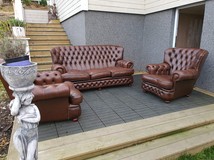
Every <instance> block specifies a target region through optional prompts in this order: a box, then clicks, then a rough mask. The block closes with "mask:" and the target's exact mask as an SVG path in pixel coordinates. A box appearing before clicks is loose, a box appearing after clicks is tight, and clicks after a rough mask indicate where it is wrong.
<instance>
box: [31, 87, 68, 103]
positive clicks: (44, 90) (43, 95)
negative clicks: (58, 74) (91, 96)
mask: <svg viewBox="0 0 214 160" xmlns="http://www.w3.org/2000/svg"><path fill="white" fill-rule="evenodd" d="M32 93H33V95H34V98H33V101H38V100H47V99H53V98H59V97H69V96H70V88H69V87H68V86H67V85H66V84H63V83H59V84H52V85H42V86H39V85H35V87H34V89H33V91H32Z"/></svg>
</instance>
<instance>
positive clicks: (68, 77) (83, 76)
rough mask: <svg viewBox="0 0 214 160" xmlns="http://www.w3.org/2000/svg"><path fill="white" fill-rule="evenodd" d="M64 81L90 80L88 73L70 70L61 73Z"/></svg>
mask: <svg viewBox="0 0 214 160" xmlns="http://www.w3.org/2000/svg"><path fill="white" fill-rule="evenodd" d="M62 78H63V80H64V81H84V80H90V75H89V74H88V73H87V72H85V71H81V70H70V71H68V72H67V73H64V74H62Z"/></svg>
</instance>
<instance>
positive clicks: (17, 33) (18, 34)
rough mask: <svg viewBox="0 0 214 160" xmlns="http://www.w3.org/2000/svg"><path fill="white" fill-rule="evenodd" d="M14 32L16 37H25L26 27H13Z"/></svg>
mask: <svg viewBox="0 0 214 160" xmlns="http://www.w3.org/2000/svg"><path fill="white" fill-rule="evenodd" d="M12 31H13V35H14V36H15V37H25V29H24V27H12Z"/></svg>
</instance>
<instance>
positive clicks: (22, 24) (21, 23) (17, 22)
mask: <svg viewBox="0 0 214 160" xmlns="http://www.w3.org/2000/svg"><path fill="white" fill-rule="evenodd" d="M8 23H9V24H10V26H12V27H14V26H16V27H25V26H26V24H25V22H24V21H21V20H19V19H15V18H10V19H9V20H8Z"/></svg>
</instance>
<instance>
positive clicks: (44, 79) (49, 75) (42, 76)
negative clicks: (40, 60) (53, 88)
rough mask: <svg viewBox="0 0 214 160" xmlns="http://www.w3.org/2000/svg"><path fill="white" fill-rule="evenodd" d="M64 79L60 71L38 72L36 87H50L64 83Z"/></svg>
mask: <svg viewBox="0 0 214 160" xmlns="http://www.w3.org/2000/svg"><path fill="white" fill-rule="evenodd" d="M62 82H63V80H62V77H61V74H60V72H58V71H44V72H38V73H37V76H36V79H35V81H34V84H35V85H48V84H55V83H62Z"/></svg>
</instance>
